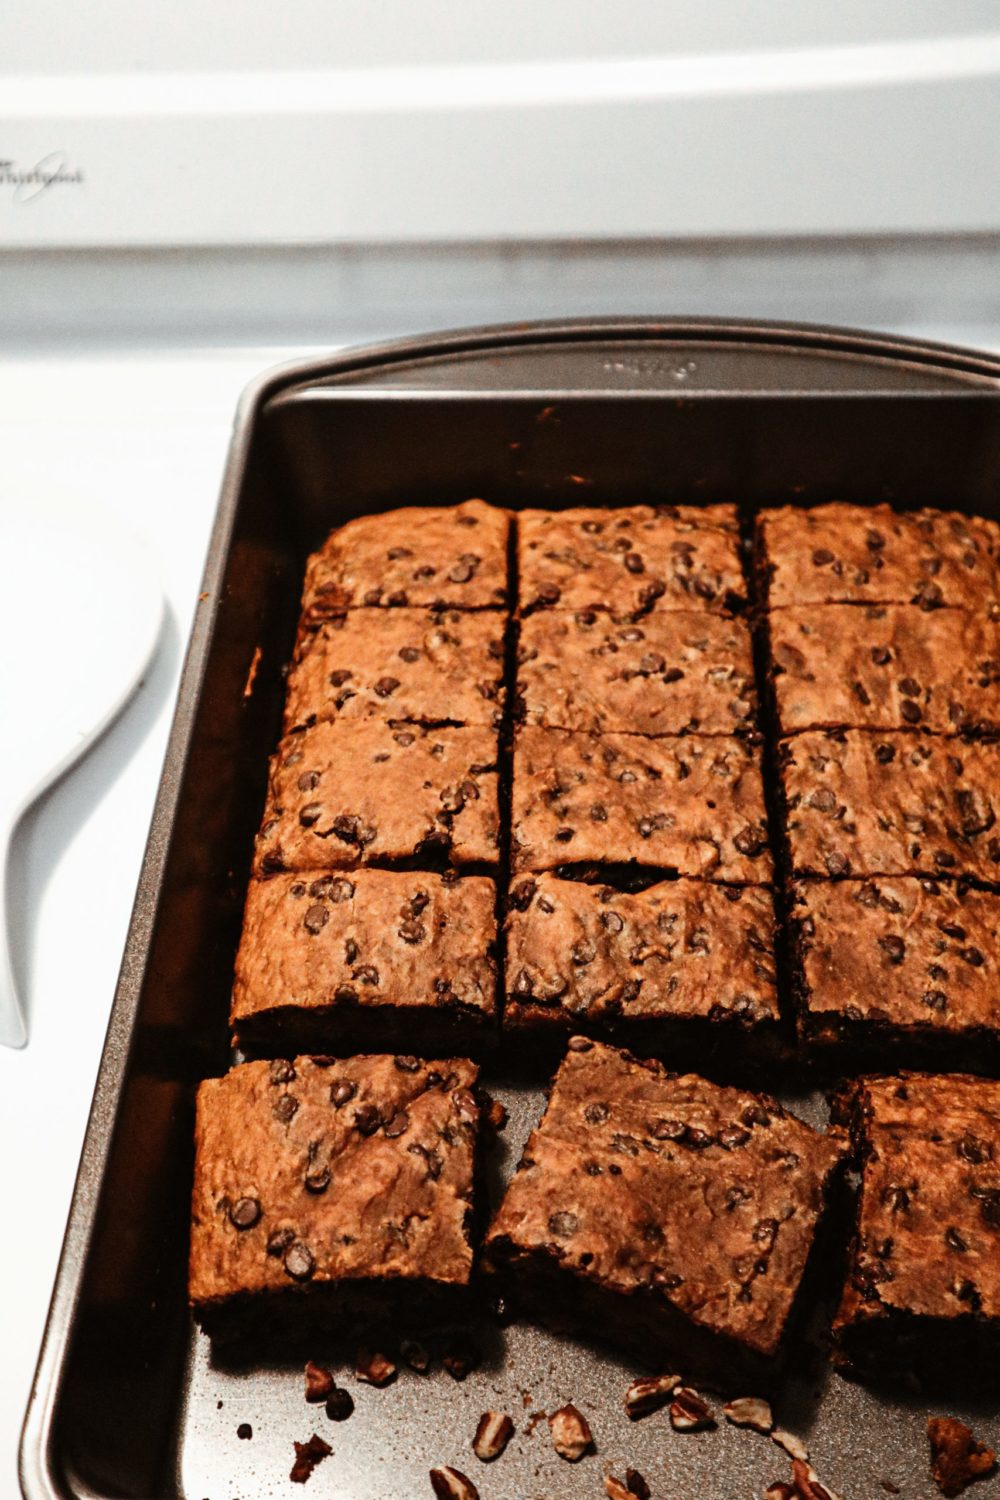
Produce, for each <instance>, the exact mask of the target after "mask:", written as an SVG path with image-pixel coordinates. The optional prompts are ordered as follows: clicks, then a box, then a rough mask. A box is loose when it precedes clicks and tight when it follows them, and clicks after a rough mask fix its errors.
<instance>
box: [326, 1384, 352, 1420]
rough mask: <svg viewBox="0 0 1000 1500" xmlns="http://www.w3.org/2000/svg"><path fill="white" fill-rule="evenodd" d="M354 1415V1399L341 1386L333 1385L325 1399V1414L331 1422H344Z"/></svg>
mask: <svg viewBox="0 0 1000 1500" xmlns="http://www.w3.org/2000/svg"><path fill="white" fill-rule="evenodd" d="M353 1413H354V1397H353V1396H352V1395H351V1393H350V1391H345V1390H344V1388H343V1386H340V1385H335V1386H334V1388H333V1390H332V1391H331V1392H330V1394H329V1396H327V1398H326V1414H327V1416H328V1417H329V1418H330V1421H331V1422H346V1421H347V1419H348V1417H350V1416H352V1415H353Z"/></svg>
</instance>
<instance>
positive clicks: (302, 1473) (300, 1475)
mask: <svg viewBox="0 0 1000 1500" xmlns="http://www.w3.org/2000/svg"><path fill="white" fill-rule="evenodd" d="M332 1452H333V1449H332V1448H331V1447H330V1444H329V1443H325V1442H324V1441H323V1439H322V1438H321V1437H318V1436H317V1435H316V1433H315V1432H314V1433H313V1435H312V1437H311V1438H310V1439H309V1441H308V1442H307V1443H296V1444H295V1462H294V1464H293V1465H292V1469H291V1473H290V1474H289V1476H288V1477H289V1479H290V1480H291V1481H292V1483H293V1484H305V1482H306V1480H307V1479H309V1478H311V1477H312V1471H313V1469H315V1467H316V1465H317V1464H318V1463H322V1461H323V1459H324V1458H329V1456H330V1454H331V1453H332Z"/></svg>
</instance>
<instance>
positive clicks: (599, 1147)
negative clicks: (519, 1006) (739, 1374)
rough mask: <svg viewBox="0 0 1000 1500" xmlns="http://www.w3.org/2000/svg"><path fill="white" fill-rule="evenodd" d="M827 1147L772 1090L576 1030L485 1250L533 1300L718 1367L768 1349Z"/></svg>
mask: <svg viewBox="0 0 1000 1500" xmlns="http://www.w3.org/2000/svg"><path fill="white" fill-rule="evenodd" d="M841 1156H842V1146H841V1143H840V1142H839V1141H837V1140H835V1139H833V1138H830V1137H826V1136H823V1135H820V1134H818V1133H817V1132H816V1131H814V1130H812V1129H811V1128H810V1127H809V1126H808V1125H805V1124H803V1123H802V1122H801V1121H800V1120H798V1119H796V1118H795V1117H794V1116H792V1115H790V1114H788V1113H787V1112H786V1111H785V1110H784V1109H783V1108H782V1107H781V1106H780V1105H779V1104H777V1103H776V1102H775V1101H774V1100H772V1099H769V1098H767V1097H765V1096H761V1095H757V1094H751V1093H745V1092H743V1091H742V1090H739V1089H733V1088H720V1087H719V1086H718V1085H716V1084H713V1083H709V1082H707V1081H706V1080H705V1079H704V1078H700V1077H697V1076H695V1075H694V1074H686V1075H682V1076H678V1075H676V1074H672V1073H668V1072H667V1071H666V1070H665V1069H664V1068H663V1067H662V1066H661V1065H660V1064H659V1063H656V1062H652V1061H649V1060H643V1061H640V1060H639V1059H637V1058H635V1057H633V1056H631V1054H629V1053H627V1052H621V1051H618V1050H616V1049H615V1048H613V1047H608V1046H605V1045H603V1044H601V1043H599V1042H594V1041H591V1040H589V1039H585V1038H583V1037H574V1038H572V1039H571V1040H570V1043H569V1051H568V1052H567V1054H566V1058H565V1060H564V1062H563V1063H562V1066H561V1067H560V1068H559V1071H558V1073H557V1074H556V1077H555V1080H554V1082H553V1085H552V1091H551V1094H550V1096H549V1101H548V1105H547V1107H546V1110H545V1114H544V1115H543V1117H542V1120H541V1123H540V1124H539V1126H538V1127H537V1129H536V1130H534V1131H533V1133H532V1135H531V1136H530V1138H529V1140H528V1143H527V1146H526V1147H525V1151H524V1155H523V1157H522V1159H521V1164H520V1166H519V1167H518V1170H517V1173H516V1175H515V1177H514V1179H513V1181H512V1182H511V1184H510V1186H509V1188H508V1189H507V1193H506V1196H505V1197H504V1199H503V1202H502V1203H501V1205H500V1208H499V1211H498V1213H497V1215H496V1217H495V1218H494V1220H493V1223H492V1225H491V1227H490V1229H489V1231H488V1233H487V1237H486V1258H487V1263H488V1266H489V1267H490V1268H491V1269H492V1270H493V1271H494V1272H495V1273H497V1274H499V1275H501V1276H503V1277H505V1278H508V1279H509V1280H510V1282H511V1284H512V1285H513V1286H514V1288H515V1289H519V1290H520V1293H521V1295H522V1296H523V1297H524V1298H525V1299H526V1301H527V1303H528V1305H529V1306H530V1307H531V1308H532V1309H537V1310H539V1311H540V1312H541V1313H542V1315H543V1316H553V1317H558V1318H562V1317H565V1318H569V1319H571V1320H572V1321H573V1322H574V1323H576V1324H578V1325H581V1326H583V1327H584V1328H586V1329H587V1330H588V1331H589V1332H591V1333H597V1334H599V1335H601V1336H603V1337H608V1338H611V1339H613V1340H615V1341H617V1342H622V1343H625V1344H626V1345H628V1346H634V1347H638V1348H640V1349H643V1350H644V1355H645V1358H646V1359H648V1360H650V1361H655V1360H659V1359H661V1358H662V1359H664V1360H669V1359H671V1358H677V1357H678V1353H679V1352H680V1351H682V1352H683V1359H684V1364H683V1366H682V1368H683V1369H684V1370H685V1371H687V1370H690V1369H692V1367H697V1366H698V1365H699V1364H701V1363H702V1362H703V1361H705V1360H706V1358H708V1359H709V1360H711V1356H712V1355H713V1353H714V1354H715V1356H718V1355H719V1354H724V1356H725V1362H726V1366H727V1367H728V1369H729V1373H730V1376H732V1374H733V1373H734V1370H736V1369H742V1359H741V1356H748V1357H750V1359H751V1361H753V1360H754V1359H763V1360H765V1361H766V1360H769V1359H770V1357H771V1356H773V1355H775V1354H776V1353H777V1351H778V1350H779V1347H780V1345H781V1342H782V1336H783V1334H784V1332H785V1329H786V1326H787V1324H788V1321H789V1318H790V1315H791V1312H792V1307H793V1304H794V1302H795V1299H796V1293H797V1292H798V1289H799V1286H800V1284H801V1282H802V1278H803V1274H804V1272H805V1269H806V1262H807V1260H808V1258H809V1253H810V1250H811V1249H812V1245H813V1241H814V1238H815V1236H816V1230H817V1225H818V1223H819V1220H820V1216H821V1215H822V1213H823V1210H824V1205H825V1200H826V1192H827V1185H828V1183H829V1181H830V1178H831V1175H832V1173H833V1172H834V1169H835V1168H836V1166H837V1164H838V1163H839V1161H840V1159H841ZM666 1367H667V1368H669V1367H670V1366H669V1364H668V1365H667V1366H666Z"/></svg>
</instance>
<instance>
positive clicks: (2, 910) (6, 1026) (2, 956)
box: [0, 812, 28, 1047]
mask: <svg viewBox="0 0 1000 1500" xmlns="http://www.w3.org/2000/svg"><path fill="white" fill-rule="evenodd" d="M16 822H17V819H16V818H15V817H7V816H4V814H3V812H0V1045H3V1046H4V1047H23V1046H25V1044H26V1043H27V1040H28V1023H27V1020H26V1018H25V1014H24V1006H23V1004H22V1002H21V999H20V997H19V996H18V993H17V984H16V982H15V980H14V967H13V965H12V963H11V959H10V915H9V906H10V904H9V902H8V900H7V887H8V882H9V878H10V872H9V869H8V866H9V864H10V845H11V838H12V837H13V833H14V828H15V825H16Z"/></svg>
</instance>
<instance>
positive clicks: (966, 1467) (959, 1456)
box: [927, 1417, 997, 1495]
mask: <svg viewBox="0 0 1000 1500" xmlns="http://www.w3.org/2000/svg"><path fill="white" fill-rule="evenodd" d="M927 1436H928V1438H929V1439H930V1444H931V1474H932V1475H933V1477H934V1482H935V1483H936V1484H937V1487H938V1489H939V1490H940V1491H941V1493H942V1495H960V1494H961V1493H962V1491H963V1490H964V1489H965V1487H966V1485H967V1484H971V1483H972V1481H973V1480H974V1479H979V1478H981V1477H982V1476H983V1475H984V1474H991V1473H992V1472H993V1470H994V1469H995V1468H996V1462H997V1456H996V1454H995V1453H994V1451H993V1449H992V1448H987V1446H986V1444H985V1443H980V1442H978V1441H977V1440H976V1438H975V1437H974V1436H973V1435H972V1432H971V1430H970V1429H969V1428H968V1427H966V1425H965V1423H964V1422H960V1421H959V1420H958V1418H957V1417H929V1418H928V1420H927Z"/></svg>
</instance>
